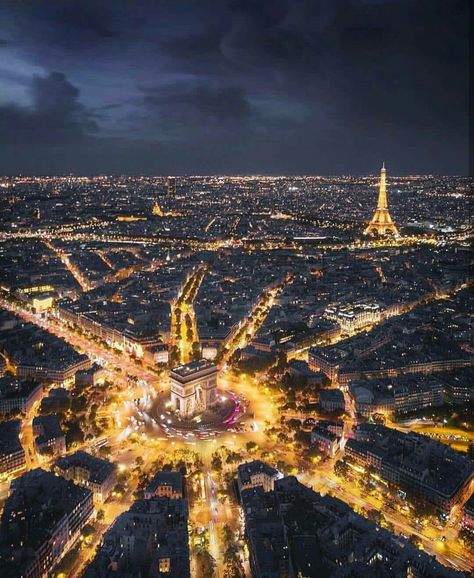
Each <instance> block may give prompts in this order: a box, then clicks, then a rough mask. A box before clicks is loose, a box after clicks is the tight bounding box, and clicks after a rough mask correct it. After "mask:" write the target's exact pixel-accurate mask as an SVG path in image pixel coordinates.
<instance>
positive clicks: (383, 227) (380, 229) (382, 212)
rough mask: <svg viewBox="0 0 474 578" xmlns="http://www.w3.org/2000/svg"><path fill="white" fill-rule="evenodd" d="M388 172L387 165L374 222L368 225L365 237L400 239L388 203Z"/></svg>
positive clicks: (381, 175)
mask: <svg viewBox="0 0 474 578" xmlns="http://www.w3.org/2000/svg"><path fill="white" fill-rule="evenodd" d="M386 179H387V171H386V170H385V163H384V164H383V165H382V169H381V171H380V189H379V199H378V202H377V208H376V209H375V213H374V216H373V217H372V220H371V221H370V223H369V224H368V225H367V227H366V229H365V231H364V235H372V236H380V237H385V236H387V235H392V236H393V237H398V235H399V233H398V229H397V227H396V226H395V223H394V222H393V221H392V217H391V216H390V213H389V211H388V201H387V184H386Z"/></svg>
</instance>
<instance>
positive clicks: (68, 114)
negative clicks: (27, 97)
mask: <svg viewBox="0 0 474 578" xmlns="http://www.w3.org/2000/svg"><path fill="white" fill-rule="evenodd" d="M31 96H32V106H31V107H22V106H18V105H16V104H12V103H7V104H6V105H4V106H1V107H0V142H2V143H3V144H4V145H8V144H17V145H22V144H24V145H25V146H30V145H31V144H32V143H34V144H69V143H70V144H75V143H77V142H78V141H80V140H82V139H84V138H85V137H86V136H87V135H88V134H89V133H91V132H94V131H96V130H97V125H96V123H95V121H94V119H93V117H92V115H91V114H90V113H89V112H88V111H87V110H86V109H85V107H84V106H83V105H82V104H81V103H80V102H79V100H78V98H79V90H78V89H77V88H76V87H75V86H73V85H72V84H71V83H70V82H69V81H68V80H67V78H66V77H65V76H64V74H62V73H60V72H51V73H50V74H49V75H48V76H46V77H40V76H35V77H33V79H32V82H31Z"/></svg>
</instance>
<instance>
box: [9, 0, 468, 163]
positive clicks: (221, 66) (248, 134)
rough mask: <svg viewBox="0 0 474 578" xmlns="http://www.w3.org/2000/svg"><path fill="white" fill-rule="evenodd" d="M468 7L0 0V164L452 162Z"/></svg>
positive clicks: (456, 159) (463, 98)
mask: <svg viewBox="0 0 474 578" xmlns="http://www.w3.org/2000/svg"><path fill="white" fill-rule="evenodd" d="M467 9H468V3H467V0H450V1H446V0H417V2H413V1H412V0H320V1H318V2H314V1H312V0H234V1H230V2H217V3H216V2H212V1H205V0H202V1H200V2H173V1H171V0H162V1H160V2H154V1H152V0H148V1H147V0H137V1H136V2H133V3H129V2H112V1H105V2H100V3H99V2H93V1H92V0H81V1H78V0H70V1H69V2H58V3H54V2H52V3H44V4H43V3H40V2H36V1H33V0H29V1H28V0H25V1H24V2H22V3H18V2H10V3H8V2H7V3H4V5H1V6H0V20H2V21H3V22H5V24H6V26H5V32H4V33H3V32H0V37H1V38H4V39H5V45H4V46H2V52H0V54H1V55H5V56H4V58H3V59H2V61H1V62H0V82H2V81H3V82H4V86H5V87H6V88H7V90H5V94H8V96H9V97H8V98H4V102H3V104H2V103H1V101H0V107H1V108H0V118H1V121H0V122H1V123H2V127H4V134H3V135H2V136H0V139H2V140H3V142H5V143H6V144H12V145H13V144H14V145H15V146H14V147H13V146H12V147H11V150H12V152H10V153H9V151H8V149H7V151H6V154H5V155H4V156H3V158H2V160H0V170H3V171H7V172H15V171H20V170H24V169H25V167H27V169H28V170H30V171H40V172H41V171H48V170H49V169H48V167H52V168H54V170H60V167H61V164H60V163H61V162H63V163H64V169H63V171H69V170H73V171H76V172H90V171H92V170H94V171H96V170H102V171H112V170H113V171H117V172H127V171H133V172H151V173H159V172H164V173H167V172H178V173H179V172H200V173H203V172H214V173H219V172H266V173H281V172H291V173H296V172H300V173H313V174H314V173H341V172H358V173H360V172H368V171H374V170H376V168H377V167H378V165H379V162H380V160H381V158H382V157H384V158H385V159H390V168H392V170H393V171H394V172H400V173H403V172H435V173H440V172H445V173H459V172H465V171H466V170H467V123H468V104H467V94H468V90H467V82H468V60H467V52H468V50H467V48H468V44H467V43H468V29H467ZM53 71H61V73H62V76H61V73H55V72H53ZM25 87H27V88H26V89H25ZM16 95H18V102H15V100H16V98H15V96H16ZM0 98H1V94H0ZM20 102H21V104H20ZM5 135H6V136H5ZM32 142H35V143H41V144H42V145H43V146H42V148H41V151H42V152H41V151H35V154H34V155H33V156H32V155H31V143H32ZM61 143H62V145H61V146H62V149H61V151H60V153H61V154H59V155H58V149H57V147H58V146H60V144H61ZM51 147H53V149H54V150H53V149H51ZM94 151H95V153H97V151H100V154H99V155H98V156H99V157H100V162H101V163H102V169H101V168H100V167H98V164H97V163H98V159H97V154H95V153H94ZM52 152H54V154H55V158H54V162H53V161H52V160H51V154H52ZM32 158H33V159H34V163H36V164H34V165H33V164H32V163H33V161H32Z"/></svg>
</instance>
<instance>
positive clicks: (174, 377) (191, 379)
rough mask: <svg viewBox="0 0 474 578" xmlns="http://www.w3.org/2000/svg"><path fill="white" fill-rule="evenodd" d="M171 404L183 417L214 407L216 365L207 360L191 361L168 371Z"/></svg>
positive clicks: (215, 400) (187, 417)
mask: <svg viewBox="0 0 474 578" xmlns="http://www.w3.org/2000/svg"><path fill="white" fill-rule="evenodd" d="M170 381H171V405H172V408H173V409H174V410H177V411H178V412H179V414H180V416H181V417H183V418H185V419H189V418H192V417H193V416H195V415H197V414H199V413H202V412H203V411H205V410H207V409H210V408H212V407H214V405H215V404H216V402H217V367H216V366H215V365H214V364H213V363H211V362H210V361H207V360H206V359H201V360H200V361H192V362H191V363H187V364H186V365H180V366H179V367H174V368H173V369H172V370H171V372H170Z"/></svg>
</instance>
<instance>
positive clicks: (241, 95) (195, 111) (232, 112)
mask: <svg viewBox="0 0 474 578" xmlns="http://www.w3.org/2000/svg"><path fill="white" fill-rule="evenodd" d="M145 92H146V95H145V97H144V100H145V102H146V103H147V104H148V105H150V106H151V107H152V108H156V109H157V110H158V112H159V113H161V114H166V115H167V117H168V118H169V115H176V116H177V117H179V118H181V119H182V120H184V119H186V118H189V117H196V116H197V117H198V120H199V119H201V118H202V119H204V120H206V119H217V120H218V121H222V122H226V121H229V120H239V121H244V120H246V119H247V118H249V117H250V106H249V103H248V102H247V100H246V98H245V92H244V90H243V89H242V88H240V87H238V86H214V87H213V86H209V85H207V84H203V83H198V84H196V85H193V83H190V82H180V83H176V84H173V85H171V86H167V87H164V88H163V87H158V88H156V89H148V90H146V91H145Z"/></svg>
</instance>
